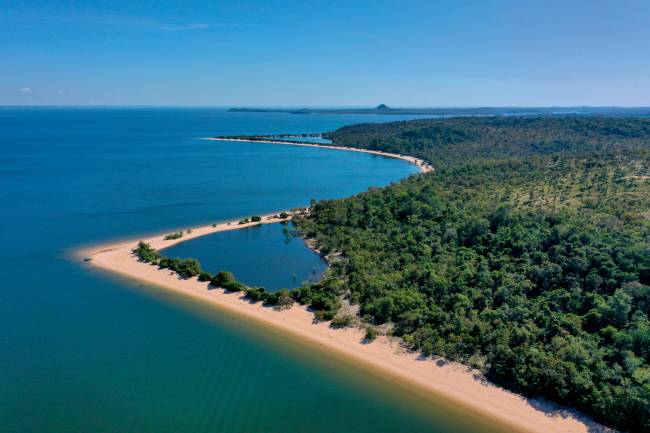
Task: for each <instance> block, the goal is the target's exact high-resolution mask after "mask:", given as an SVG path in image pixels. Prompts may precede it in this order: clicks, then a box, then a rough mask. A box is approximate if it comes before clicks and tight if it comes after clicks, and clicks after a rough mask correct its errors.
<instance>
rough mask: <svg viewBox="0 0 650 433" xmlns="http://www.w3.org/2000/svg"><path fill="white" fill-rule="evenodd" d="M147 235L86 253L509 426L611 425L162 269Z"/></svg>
mask: <svg viewBox="0 0 650 433" xmlns="http://www.w3.org/2000/svg"><path fill="white" fill-rule="evenodd" d="M223 140H226V139H223ZM231 141H235V140H231ZM240 141H251V140H240ZM269 142H270V143H276V144H277V143H279V142H277V141H269ZM282 144H291V145H298V146H312V147H323V148H334V149H341V150H354V151H359V152H364V153H373V154H377V155H382V156H389V157H392V158H399V159H403V160H406V161H409V162H411V163H413V164H415V165H417V166H418V167H419V168H420V170H421V171H422V172H428V171H431V170H433V168H432V167H431V166H429V165H428V164H426V163H424V161H421V160H418V159H417V158H413V157H408V156H404V155H395V154H386V153H384V152H378V151H367V150H364V149H350V148H345V147H336V146H326V145H318V144H314V145H312V144H305V143H291V142H286V143H282ZM288 213H289V217H288V218H286V219H285V220H289V219H291V218H292V217H293V213H290V212H288ZM280 221H284V220H281V219H278V218H275V217H274V216H273V215H265V216H263V217H262V219H261V221H260V222H249V223H247V224H238V222H237V221H232V222H224V223H220V224H215V225H209V226H203V227H198V228H193V229H192V230H191V232H190V233H183V236H182V237H181V238H179V239H170V240H165V239H164V237H165V234H160V235H156V236H150V237H146V238H144V239H142V240H144V241H145V242H147V243H149V244H150V245H151V246H152V247H153V248H155V249H158V250H160V249H164V248H166V247H170V246H172V245H175V244H178V243H179V242H183V241H186V240H190V239H194V238H196V237H199V236H204V235H208V234H211V233H216V232H220V231H227V230H236V229H239V228H246V227H251V226H255V225H259V224H269V223H275V222H280ZM140 240H141V239H134V240H131V241H125V242H120V243H116V244H113V245H103V246H98V247H94V248H90V249H86V250H83V251H80V252H79V254H80V255H83V256H85V257H87V258H88V259H90V263H91V265H92V266H97V267H98V268H101V269H105V270H108V271H111V272H115V273H118V274H120V275H123V276H126V277H129V278H132V279H135V280H139V281H142V282H145V283H148V284H151V285H154V286H157V287H160V288H163V289H165V290H169V291H172V292H175V293H179V294H182V295H184V296H188V297H191V298H193V299H196V300H199V301H201V302H204V303H205V304H207V305H212V306H215V307H218V308H224V309H227V310H229V311H232V312H234V313H236V314H238V315H240V316H242V317H246V318H249V319H252V320H256V321H258V322H259V323H261V324H264V325H266V326H271V327H273V328H276V329H278V330H281V331H282V332H284V333H287V334H290V335H292V336H295V337H298V338H301V339H303V340H304V341H306V342H309V343H311V344H314V345H317V346H320V347H322V348H323V349H326V350H327V351H328V352H330V353H336V354H340V355H342V356H345V357H347V358H348V359H351V360H354V361H356V362H358V363H360V364H362V365H364V366H367V367H369V368H373V369H375V370H376V371H381V372H382V373H383V374H384V375H388V376H389V377H391V378H394V379H395V380H397V381H399V382H400V383H402V384H408V385H411V386H414V387H417V389H418V390H420V391H423V392H426V393H428V394H431V395H434V396H439V397H441V398H443V399H445V400H446V401H449V402H451V403H454V404H456V405H458V406H459V407H461V408H463V409H466V410H468V411H470V412H473V413H474V414H478V415H480V416H482V417H486V418H488V419H491V420H493V421H496V422H497V423H499V424H502V425H503V426H504V430H507V431H521V432H535V433H547V432H567V433H573V432H576V433H578V432H581V433H582V432H584V433H587V432H592V433H593V432H597V431H603V432H604V431H609V430H607V429H605V428H603V427H602V426H600V425H598V424H596V423H594V422H592V421H590V420H588V419H587V418H584V417H581V416H580V415H579V414H575V413H573V412H571V411H569V410H553V409H552V408H551V407H550V406H548V405H547V406H545V405H544V404H542V403H540V402H538V401H531V400H528V399H526V398H524V397H522V396H520V395H517V394H514V393H512V392H509V391H507V390H505V389H503V388H500V387H498V386H496V385H493V384H490V383H488V382H487V381H485V380H482V377H481V376H480V373H479V372H477V371H474V370H471V369H469V368H468V367H466V366H464V365H461V364H457V363H453V362H440V363H439V362H434V361H432V360H424V361H423V360H422V359H419V357H418V354H417V353H411V352H408V351H407V350H405V349H404V348H403V347H402V346H401V345H400V341H399V339H396V338H389V337H384V336H382V337H379V338H377V340H376V341H374V342H372V343H370V344H364V337H365V332H364V331H363V330H361V329H357V328H347V329H332V328H330V327H329V324H328V323H314V315H313V314H312V313H311V312H309V311H308V310H307V309H306V308H305V307H303V306H299V305H294V306H293V307H292V308H290V309H288V310H281V311H279V310H275V309H273V308H270V307H264V306H263V305H262V304H261V303H256V304H253V303H251V302H250V301H249V300H247V299H245V298H244V295H243V294H241V293H230V292H226V291H224V290H222V289H211V290H208V283H205V282H199V281H198V280H197V279H196V278H191V279H181V278H179V277H178V275H177V274H176V273H174V272H170V271H169V270H168V269H159V268H158V267H157V266H152V265H150V264H147V263H143V262H140V261H138V259H137V257H136V256H135V255H134V254H133V252H132V249H133V248H135V247H136V245H137V243H138V241H140Z"/></svg>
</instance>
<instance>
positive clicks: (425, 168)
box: [205, 137, 433, 173]
mask: <svg viewBox="0 0 650 433" xmlns="http://www.w3.org/2000/svg"><path fill="white" fill-rule="evenodd" d="M205 140H213V141H246V142H249V143H268V144H289V145H291V146H306V147H320V148H321V149H335V150H347V151H349V152H361V153H370V154H372V155H379V156H383V157H386V158H395V159H401V160H403V161H407V162H410V163H411V164H413V165H415V166H416V167H417V168H418V169H419V170H420V171H421V172H422V173H428V172H430V171H433V166H432V165H431V164H429V163H427V162H425V161H424V160H422V159H419V158H416V157H414V156H408V155H400V154H397V153H389V152H383V151H381V150H368V149H359V148H356V147H344V146H330V145H328V144H318V143H313V144H312V143H305V142H300V141H281V140H261V139H256V138H250V139H245V138H227V137H209V138H206V139H205Z"/></svg>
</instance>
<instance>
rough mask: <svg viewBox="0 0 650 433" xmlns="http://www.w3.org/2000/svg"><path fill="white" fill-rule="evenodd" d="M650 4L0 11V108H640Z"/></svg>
mask: <svg viewBox="0 0 650 433" xmlns="http://www.w3.org/2000/svg"><path fill="white" fill-rule="evenodd" d="M649 45H650V1H648V0H618V1H616V0H611V1H604V0H564V1H560V0H544V1H542V0H485V1H481V0H475V1H462V0H456V1H452V0H448V1H435V0H429V1H409V0H402V1H381V0H374V1H353V0H348V1H338V0H332V1H319V2H310V1H292V0H285V1H273V0H268V1H249V0H241V1H232V2H224V1H200V0H185V1H175V2H174V1H168V0H148V1H141V2H136V1H121V0H112V1H99V0H95V1H91V0H89V1H65V0H61V1H30V0H20V1H4V0H0V59H2V60H0V104H1V105H13V104H55V105H58V104H91V105H112V104H118V105H129V104H143V105H149V104H153V105H216V106H229V105H256V106H267V105H285V106H323V105H333V106H350V105H351V106H366V105H376V104H378V103H380V102H381V103H386V104H388V105H394V106H477V105H492V106H504V105H519V106H534V105H537V106H540V105H541V106H548V105H627V106H639V105H646V106H647V105H650V49H649V48H648V46H649Z"/></svg>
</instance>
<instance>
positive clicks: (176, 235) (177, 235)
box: [164, 231, 189, 241]
mask: <svg viewBox="0 0 650 433" xmlns="http://www.w3.org/2000/svg"><path fill="white" fill-rule="evenodd" d="M188 233H189V232H188ZM182 237H183V232H182V231H178V232H175V233H170V234H168V235H167V236H165V237H164V239H165V240H166V241H169V240H174V239H180V238H182Z"/></svg>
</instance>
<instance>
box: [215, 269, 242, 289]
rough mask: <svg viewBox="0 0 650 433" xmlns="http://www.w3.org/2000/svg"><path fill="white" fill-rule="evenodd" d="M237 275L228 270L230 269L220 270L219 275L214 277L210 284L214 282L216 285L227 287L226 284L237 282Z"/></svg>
mask: <svg viewBox="0 0 650 433" xmlns="http://www.w3.org/2000/svg"><path fill="white" fill-rule="evenodd" d="M235 281H236V280H235V276H234V275H233V274H232V273H230V272H228V271H219V272H218V273H217V275H215V276H214V278H212V280H211V281H210V284H212V285H213V286H215V287H223V288H225V285H226V284H228V283H232V282H235Z"/></svg>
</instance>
